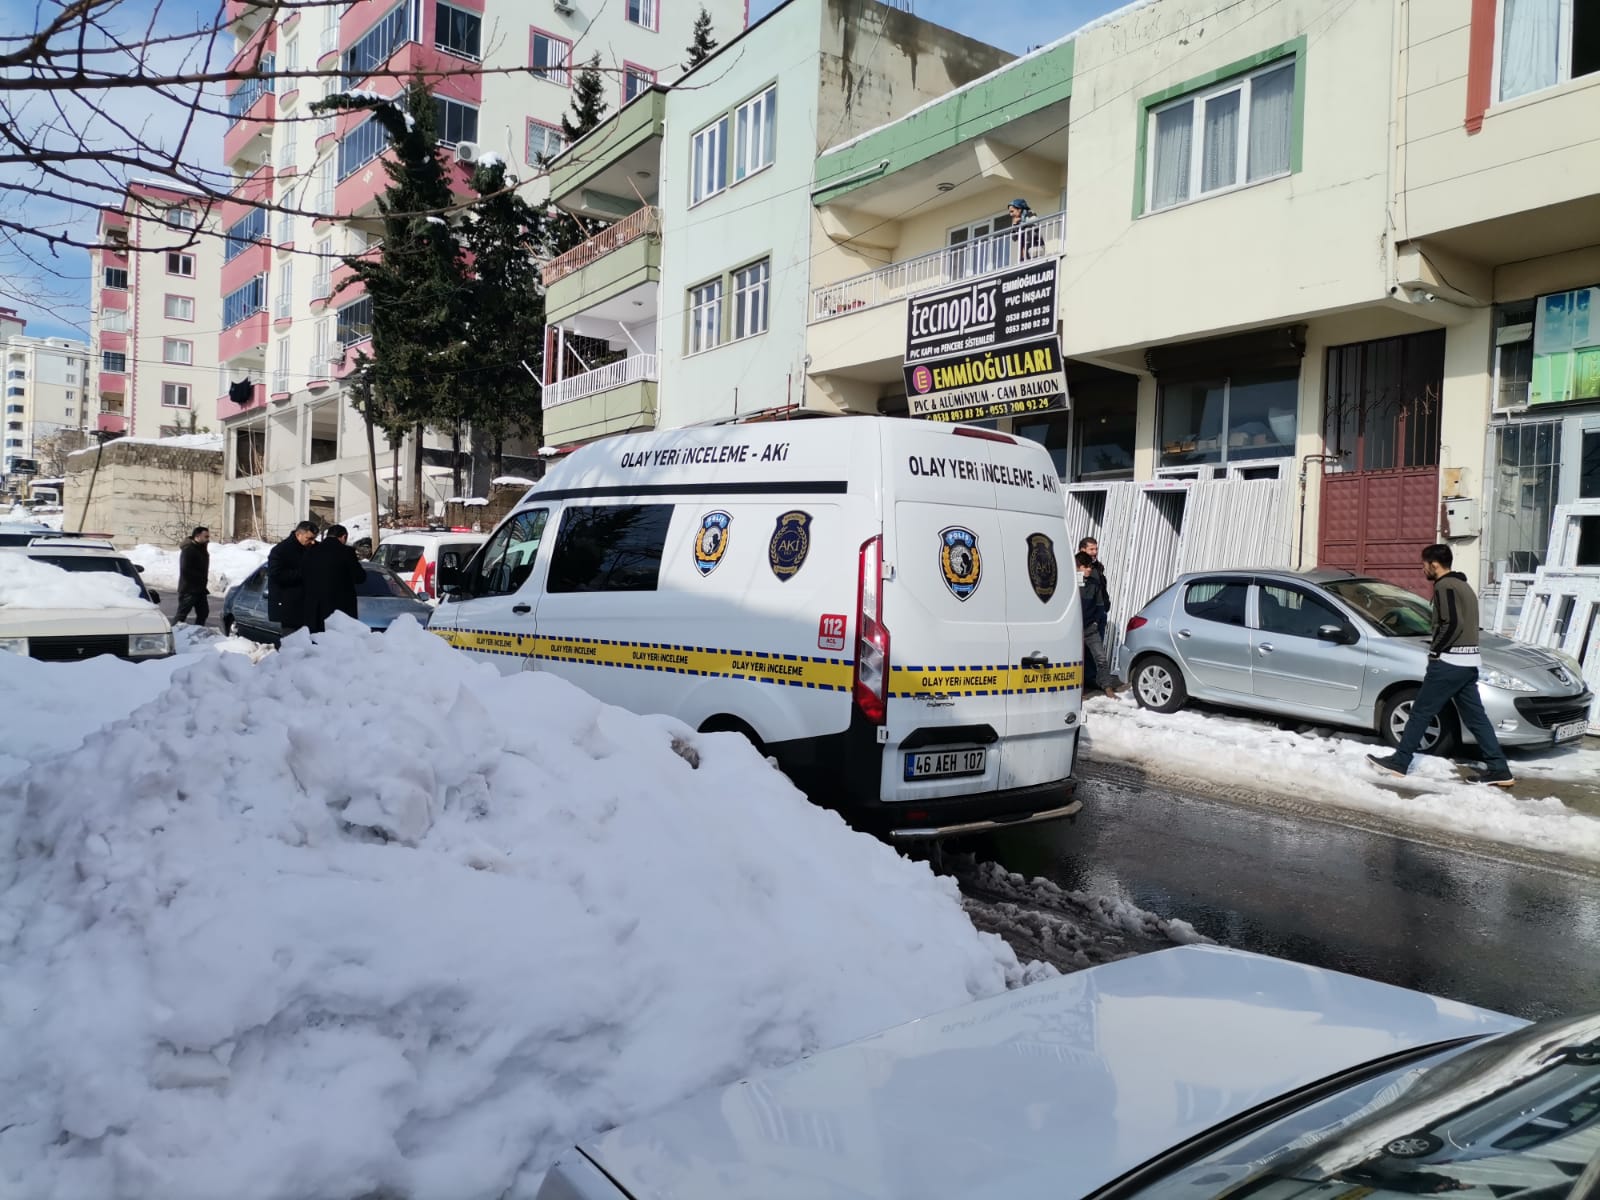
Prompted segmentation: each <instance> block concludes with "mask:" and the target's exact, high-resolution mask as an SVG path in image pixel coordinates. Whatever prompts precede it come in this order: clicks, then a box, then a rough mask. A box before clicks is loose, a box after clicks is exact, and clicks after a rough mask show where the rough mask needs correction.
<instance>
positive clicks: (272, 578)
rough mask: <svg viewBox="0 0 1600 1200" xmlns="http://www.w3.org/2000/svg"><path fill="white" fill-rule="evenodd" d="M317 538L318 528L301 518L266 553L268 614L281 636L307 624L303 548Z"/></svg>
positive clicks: (304, 549) (304, 555)
mask: <svg viewBox="0 0 1600 1200" xmlns="http://www.w3.org/2000/svg"><path fill="white" fill-rule="evenodd" d="M316 540H317V527H316V526H315V525H313V524H312V523H311V522H310V521H301V522H300V524H298V525H296V526H295V527H294V532H293V533H291V534H290V535H289V536H288V537H286V538H284V539H283V541H281V542H279V543H278V544H277V545H276V546H274V547H273V548H272V553H271V554H269V555H267V616H268V617H269V618H271V619H272V620H273V621H275V622H277V624H278V626H279V628H281V629H282V630H283V636H284V637H288V636H289V635H290V634H291V633H293V632H294V631H295V630H296V629H300V628H303V627H304V626H305V624H306V576H305V559H306V548H307V547H308V546H310V545H311V543H312V542H314V541H316Z"/></svg>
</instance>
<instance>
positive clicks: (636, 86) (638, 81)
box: [622, 63, 656, 104]
mask: <svg viewBox="0 0 1600 1200" xmlns="http://www.w3.org/2000/svg"><path fill="white" fill-rule="evenodd" d="M655 81H656V73H655V72H654V71H651V70H647V69H646V68H644V67H636V66H633V65H632V64H631V63H629V64H626V65H624V66H623V68H622V102H623V103H624V104H626V103H628V101H630V100H632V99H633V98H634V97H635V96H642V95H644V94H645V93H646V92H648V91H649V90H650V88H651V87H652V86H653V85H654V83H655Z"/></svg>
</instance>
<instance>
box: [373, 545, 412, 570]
mask: <svg viewBox="0 0 1600 1200" xmlns="http://www.w3.org/2000/svg"><path fill="white" fill-rule="evenodd" d="M421 557H422V547H421V546H413V545H409V544H407V543H405V542H384V543H382V544H381V545H379V547H378V552H377V553H376V554H374V555H373V556H372V561H373V562H376V563H381V564H382V565H384V566H386V567H388V568H389V569H390V570H391V571H415V570H416V569H417V560H418V559H419V558H421Z"/></svg>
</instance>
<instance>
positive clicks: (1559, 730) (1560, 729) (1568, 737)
mask: <svg viewBox="0 0 1600 1200" xmlns="http://www.w3.org/2000/svg"><path fill="white" fill-rule="evenodd" d="M1588 730H1589V722H1587V721H1568V722H1567V723H1566V724H1565V725H1557V726H1556V741H1557V742H1575V741H1577V740H1578V739H1579V738H1581V737H1582V736H1583V735H1584V734H1585V733H1587V732H1588Z"/></svg>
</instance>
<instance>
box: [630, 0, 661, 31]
mask: <svg viewBox="0 0 1600 1200" xmlns="http://www.w3.org/2000/svg"><path fill="white" fill-rule="evenodd" d="M627 5H628V20H630V21H632V22H633V23H634V24H635V25H643V26H644V27H645V28H646V29H657V28H660V27H659V26H658V25H657V24H656V21H657V19H658V17H659V13H658V11H657V9H656V0H627Z"/></svg>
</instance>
